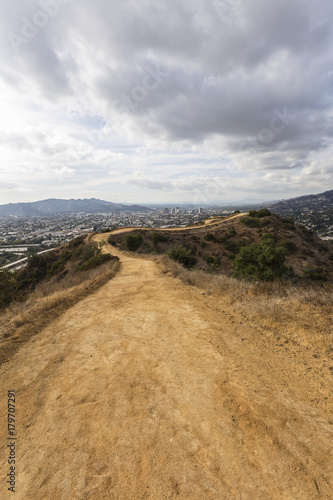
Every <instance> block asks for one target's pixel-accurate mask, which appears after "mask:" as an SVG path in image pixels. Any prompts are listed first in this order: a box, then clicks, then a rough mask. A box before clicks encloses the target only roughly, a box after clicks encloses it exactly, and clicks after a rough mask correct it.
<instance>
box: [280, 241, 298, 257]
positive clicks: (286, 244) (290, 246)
mask: <svg viewBox="0 0 333 500" xmlns="http://www.w3.org/2000/svg"><path fill="white" fill-rule="evenodd" d="M280 245H281V246H282V247H283V248H285V249H286V250H287V252H288V254H291V253H294V252H295V251H296V243H294V242H293V241H291V240H285V241H281V243H280Z"/></svg>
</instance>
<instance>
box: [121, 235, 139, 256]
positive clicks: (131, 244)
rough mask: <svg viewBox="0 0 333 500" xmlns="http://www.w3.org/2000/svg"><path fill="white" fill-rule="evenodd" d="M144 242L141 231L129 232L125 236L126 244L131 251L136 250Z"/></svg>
mask: <svg viewBox="0 0 333 500" xmlns="http://www.w3.org/2000/svg"><path fill="white" fill-rule="evenodd" d="M142 243H143V236H142V234H141V233H136V234H127V235H126V236H125V238H124V245H125V247H126V249H127V250H129V251H130V252H135V251H136V250H137V249H138V248H139V247H140V246H141V245H142Z"/></svg>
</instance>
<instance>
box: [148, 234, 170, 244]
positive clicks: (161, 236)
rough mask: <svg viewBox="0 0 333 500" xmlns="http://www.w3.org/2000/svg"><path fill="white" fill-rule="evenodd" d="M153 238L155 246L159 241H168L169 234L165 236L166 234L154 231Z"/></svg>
mask: <svg viewBox="0 0 333 500" xmlns="http://www.w3.org/2000/svg"><path fill="white" fill-rule="evenodd" d="M152 240H153V245H154V246H155V245H157V244H158V243H166V242H167V241H168V238H167V236H165V234H162V233H157V232H156V233H153V237H152Z"/></svg>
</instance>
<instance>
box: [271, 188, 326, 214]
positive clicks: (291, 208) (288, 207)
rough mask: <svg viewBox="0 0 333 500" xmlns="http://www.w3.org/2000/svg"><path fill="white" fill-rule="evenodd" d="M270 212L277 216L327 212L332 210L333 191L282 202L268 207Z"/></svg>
mask: <svg viewBox="0 0 333 500" xmlns="http://www.w3.org/2000/svg"><path fill="white" fill-rule="evenodd" d="M268 207H269V208H270V210H272V211H273V212H275V213H278V214H284V213H288V214H289V213H291V212H295V213H298V212H303V211H315V212H320V211H328V210H332V209H333V190H331V191H325V193H320V194H310V195H308V196H300V197H299V198H291V199H289V200H282V201H278V202H275V203H271V204H269V205H268Z"/></svg>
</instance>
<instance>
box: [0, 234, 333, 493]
mask: <svg viewBox="0 0 333 500" xmlns="http://www.w3.org/2000/svg"><path fill="white" fill-rule="evenodd" d="M106 237H107V235H106V236H105V235H99V236H97V238H105V239H106ZM103 248H104V251H111V253H116V252H117V253H118V255H119V256H120V258H121V270H120V272H119V273H118V275H117V276H116V277H115V278H114V279H113V280H111V281H110V282H109V283H108V284H106V285H105V286H103V287H102V288H101V289H99V290H98V291H97V292H96V293H94V294H93V295H90V296H89V297H87V298H85V299H84V300H82V301H81V302H80V303H78V304H76V305H75V306H74V307H72V308H71V309H70V310H68V311H67V312H66V313H65V314H64V315H62V316H61V317H60V318H59V319H58V320H57V321H55V322H54V323H52V324H51V325H49V326H48V327H47V328H46V329H45V330H44V331H43V332H42V333H41V334H39V335H38V336H36V337H34V339H32V340H31V341H30V342H29V343H28V344H26V345H25V346H24V347H22V348H21V349H20V351H19V352H18V353H17V354H16V355H15V356H14V357H13V359H12V360H11V362H9V363H6V364H5V365H3V366H2V367H1V368H0V377H1V387H2V401H3V403H4V404H2V411H1V415H5V414H6V412H5V409H4V406H6V405H7V401H6V393H7V389H11V388H12V389H15V390H16V395H17V433H18V437H19V440H18V447H17V463H18V481H17V492H16V494H15V495H13V494H11V493H10V492H8V491H7V486H6V485H5V481H4V473H7V468H8V466H7V464H5V460H6V456H7V454H8V452H7V449H6V442H5V439H6V428H5V421H4V419H3V418H2V420H1V421H2V424H1V429H0V433H1V434H0V435H1V449H0V459H1V464H2V465H1V471H2V477H1V486H0V498H1V499H6V500H7V499H9V498H16V499H22V500H23V499H24V500H26V499H34V500H45V499H64V500H67V499H68V500H72V499H76V498H77V499H94V500H99V499H119V500H132V499H133V500H134V499H153V500H160V499H161V500H162V499H163V500H164V499H172V498H179V499H191V500H202V499H214V500H217V499H223V500H224V499H234V500H239V499H241V500H246V499H248V500H252V499H253V500H257V499H263V500H272V499H274V500H275V499H299V500H305V499H309V500H310V499H311V500H312V499H317V498H318V499H329V498H331V491H332V490H331V489H332V487H333V483H332V478H333V471H332V454H331V451H332V441H331V439H332V425H331V424H332V422H331V421H330V418H332V417H330V413H329V411H327V412H326V413H325V411H321V410H319V409H317V408H315V407H314V406H311V404H310V399H311V394H310V393H311V391H317V392H318V391H321V394H322V396H321V397H322V398H324V397H325V398H326V399H327V397H328V395H329V392H328V391H329V384H328V382H326V373H325V374H323V375H321V373H322V372H321V371H320V369H319V367H318V370H317V371H316V368H314V376H313V377H312V378H310V379H309V378H306V377H304V376H303V375H304V370H305V368H304V363H306V360H307V359H308V358H307V357H306V356H307V355H306V354H305V355H304V356H305V357H303V358H300V359H295V358H292V357H288V356H285V355H284V354H283V353H281V351H280V350H277V351H274V349H273V346H271V345H270V344H269V341H267V340H265V339H264V340H260V339H258V338H257V336H256V333H255V332H252V333H251V331H250V330H249V327H247V325H244V324H242V323H243V319H242V318H234V317H232V316H231V312H230V310H229V309H228V307H226V306H225V305H223V304H218V303H217V302H214V300H215V299H213V298H210V297H207V296H204V295H202V293H201V292H200V291H199V290H196V289H190V288H188V287H186V286H185V285H183V284H181V283H180V282H178V281H177V280H175V279H173V278H171V277H168V276H166V275H164V274H163V273H162V272H161V270H160V269H159V267H158V266H157V264H156V263H155V262H154V261H151V260H146V259H137V258H133V257H131V256H128V255H125V254H123V253H120V252H119V251H117V250H116V249H114V248H113V247H109V246H108V245H107V246H105V247H103ZM3 464H5V465H4V466H3Z"/></svg>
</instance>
